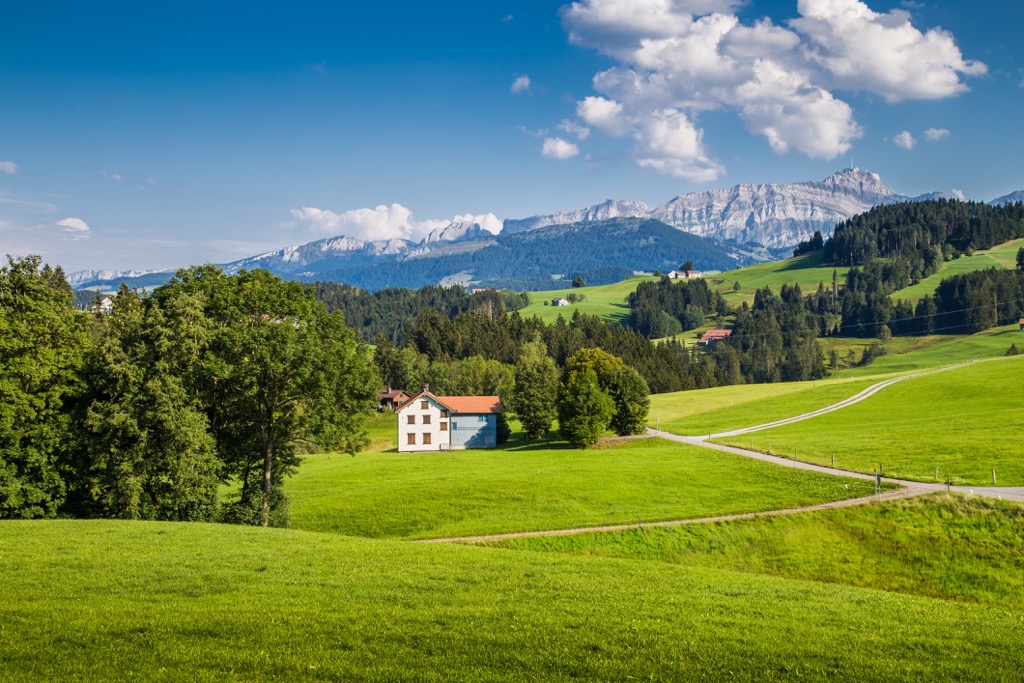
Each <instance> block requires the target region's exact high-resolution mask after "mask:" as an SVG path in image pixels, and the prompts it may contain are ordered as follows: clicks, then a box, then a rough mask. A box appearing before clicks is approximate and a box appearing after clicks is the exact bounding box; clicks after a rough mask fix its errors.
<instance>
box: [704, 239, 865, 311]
mask: <svg viewBox="0 0 1024 683" xmlns="http://www.w3.org/2000/svg"><path fill="white" fill-rule="evenodd" d="M822 257H823V252H822V251H821V250H818V251H813V252H811V253H809V254H804V255H802V256H797V257H794V258H788V259H786V260H784V261H771V262H768V263H757V264H754V265H752V266H744V267H743V268H738V269H736V270H730V271H728V272H725V273H722V274H720V275H709V276H708V277H707V278H705V279H706V280H707V281H708V285H710V286H711V288H712V289H714V290H716V291H718V292H721V293H722V295H723V296H724V297H725V299H726V301H728V302H729V304H730V305H733V306H735V305H737V304H739V303H741V302H743V301H746V302H748V303H750V302H753V301H754V294H755V293H756V292H757V290H759V289H763V288H764V287H771V288H772V291H773V292H775V293H776V294H777V293H778V292H779V290H780V289H782V285H793V284H799V285H800V289H801V290H802V291H803V292H804V293H805V294H809V293H811V292H812V291H814V290H816V289H817V288H818V284H819V283H824V284H825V286H826V287H829V286H831V285H832V272H833V271H835V272H837V273H838V275H839V283H840V286H842V284H843V283H844V282H845V278H846V271H847V270H849V269H848V268H836V267H835V266H831V265H826V264H824V263H823V258H822ZM737 282H739V283H740V288H739V290H734V289H733V287H734V286H735V284H736V283H737Z"/></svg>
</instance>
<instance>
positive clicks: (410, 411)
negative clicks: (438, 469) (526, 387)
mask: <svg viewBox="0 0 1024 683" xmlns="http://www.w3.org/2000/svg"><path fill="white" fill-rule="evenodd" d="M397 412H398V451H399V452H400V453H409V452H426V451H448V450H465V449H467V448H494V447H495V446H497V445H498V415H499V414H500V413H501V399H500V398H498V397H497V396H435V395H434V394H432V393H430V391H429V387H424V388H423V391H421V392H420V393H418V394H416V395H415V396H413V397H412V398H411V399H410V400H409V401H408V402H406V403H405V404H404V405H402V407H400V408H399V409H398V411H397Z"/></svg>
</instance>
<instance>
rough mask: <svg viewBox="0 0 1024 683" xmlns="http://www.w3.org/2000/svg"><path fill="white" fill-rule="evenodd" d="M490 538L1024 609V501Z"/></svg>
mask: <svg viewBox="0 0 1024 683" xmlns="http://www.w3.org/2000/svg"><path fill="white" fill-rule="evenodd" d="M488 545H492V546H497V547H505V548H515V549H518V550H541V551H547V552H562V553H571V554H577V555H588V556H599V557H619V558H629V559H637V560H656V561H660V562H671V563H673V564H680V565H686V566H693V567H712V568H717V569H732V570H735V571H741V572H747V573H753V574H767V575H771V576H781V577H787V578H792V579H807V580H812V581H824V582H827V583H833V584H843V585H849V586H863V587H870V588H876V589H880V590H888V591H896V592H899V593H906V594H911V595H926V596H930V597H935V598H944V599H950V600H961V601H968V602H977V603H984V604H990V605H996V606H1000V607H1008V608H1012V609H1016V610H1022V609H1024V506H1022V505H1020V504H1017V503H1007V502H1003V501H996V500H991V499H986V498H980V497H964V496H958V495H955V494H954V495H952V496H949V495H945V494H942V495H935V496H928V497H922V498H911V499H908V500H898V501H890V502H887V503H882V504H877V505H861V506H858V507H855V508H843V509H839V510H822V511H819V512H812V513H804V514H798V515H787V516H783V517H762V518H760V519H752V520H742V521H735V522H721V523H717V524H696V525H690V526H678V527H651V528H648V529H644V530H643V531H637V530H631V531H621V532H606V533H593V534H580V535H573V536H547V537H539V538H521V539H514V540H507V541H497V542H491V543H489V544H488Z"/></svg>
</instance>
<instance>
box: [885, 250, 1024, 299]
mask: <svg viewBox="0 0 1024 683" xmlns="http://www.w3.org/2000/svg"><path fill="white" fill-rule="evenodd" d="M1021 247H1024V239H1021V240H1013V241H1012V242H1006V243H1005V244H1000V245H998V246H996V247H993V248H992V249H986V250H984V251H977V252H975V253H974V254H973V255H972V256H961V257H960V258H958V259H954V260H952V261H946V262H945V263H943V264H942V267H941V268H940V269H939V272H937V273H935V274H934V275H930V276H929V277H926V278H925V279H923V280H921V281H920V282H919V283H917V284H916V285H911V286H910V287H907V288H906V289H901V290H899V291H898V292H895V293H894V294H893V295H892V298H893V300H897V299H909V300H910V301H914V302H917V301H920V300H921V299H923V298H924V296H925V295H926V294H934V293H935V288H936V287H938V286H939V283H940V282H941V281H942V280H944V279H946V278H948V277H950V276H952V275H959V274H960V273H973V272H975V271H978V270H986V269H988V268H998V269H1008V270H1013V269H1014V268H1015V267H1016V265H1017V251H1018V250H1019V249H1020V248H1021Z"/></svg>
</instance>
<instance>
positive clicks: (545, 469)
mask: <svg viewBox="0 0 1024 683" xmlns="http://www.w3.org/2000/svg"><path fill="white" fill-rule="evenodd" d="M286 491H287V492H288V495H289V497H290V498H291V501H292V503H291V511H292V524H293V525H294V527H295V528H297V529H305V530H308V531H328V532H334V533H340V534H346V535H351V536H366V537H372V538H447V537H457V536H470V535H476V534H497V533H506V532H515V531H531V530H542V529H567V528H574V527H585V526H599V525H603V524H628V523H632V522H636V521H637V520H638V519H642V520H646V521H655V520H667V519H686V518H695V517H707V516H713V515H720V514H732V513H740V512H755V511H760V510H770V509H776V508H793V507H802V506H804V505H811V504H814V503H818V502H822V501H828V500H839V499H843V498H853V497H857V496H863V495H868V494H870V492H871V488H870V485H869V484H868V483H866V482H859V481H850V480H846V479H843V478H838V477H829V476H825V475H819V474H814V473H810V472H801V471H797V470H791V469H788V468H781V467H774V466H772V465H769V464H767V463H762V462H758V461H755V460H749V459H747V458H743V457H740V456H734V455H730V454H727V453H716V452H712V451H708V450H706V449H701V448H697V447H693V446H687V445H684V444H677V443H672V442H669V441H664V440H660V439H658V440H644V441H632V442H624V443H623V442H620V443H616V444H614V445H610V446H608V447H605V448H598V449H589V450H576V449H569V448H558V447H555V446H553V445H552V444H539V445H530V444H520V443H513V444H511V445H506V446H504V447H502V448H499V449H496V450H493V451H452V452H448V453H432V454H429V455H423V454H406V453H396V452H388V453H377V454H365V455H359V456H356V457H354V458H353V457H350V456H339V455H319V456H310V457H309V458H307V459H306V460H305V462H304V463H303V464H302V467H301V468H300V470H299V473H298V475H296V476H295V477H293V478H292V479H291V480H289V482H288V484H287V487H286Z"/></svg>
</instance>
